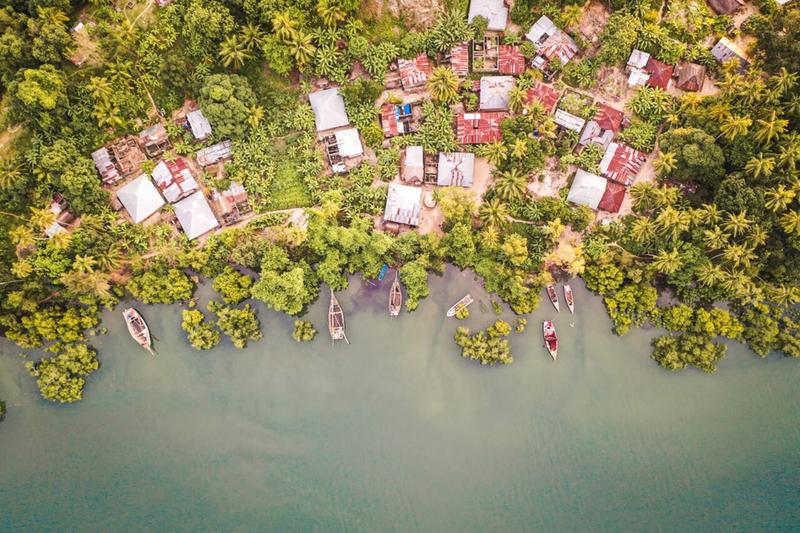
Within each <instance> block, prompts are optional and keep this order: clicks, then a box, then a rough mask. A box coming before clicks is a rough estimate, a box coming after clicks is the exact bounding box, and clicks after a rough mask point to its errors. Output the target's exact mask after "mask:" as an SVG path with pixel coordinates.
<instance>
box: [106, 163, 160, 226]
mask: <svg viewBox="0 0 800 533" xmlns="http://www.w3.org/2000/svg"><path fill="white" fill-rule="evenodd" d="M117 198H119V201H120V202H121V203H122V205H123V206H125V209H126V210H127V211H128V214H129V215H130V216H131V219H132V220H133V221H134V222H141V221H142V220H144V219H146V218H147V217H149V216H150V215H152V214H153V213H155V212H156V211H158V210H159V209H161V206H162V205H164V199H163V198H162V197H161V195H160V194H159V193H158V189H156V186H155V185H153V182H152V181H150V178H149V177H148V176H147V174H142V175H141V176H139V177H138V178H136V179H135V180H133V181H131V182H130V183H127V184H125V185H123V186H122V187H120V189H119V190H118V191H117Z"/></svg>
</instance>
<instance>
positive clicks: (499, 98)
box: [479, 76, 515, 111]
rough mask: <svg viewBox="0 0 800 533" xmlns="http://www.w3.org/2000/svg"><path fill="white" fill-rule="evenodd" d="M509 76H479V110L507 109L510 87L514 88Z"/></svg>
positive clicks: (512, 80)
mask: <svg viewBox="0 0 800 533" xmlns="http://www.w3.org/2000/svg"><path fill="white" fill-rule="evenodd" d="M514 83H515V81H514V78H513V77H511V76H484V77H482V78H481V93H480V100H479V101H480V105H479V107H480V110H481V111H507V110H508V100H509V98H510V94H511V89H513V88H514Z"/></svg>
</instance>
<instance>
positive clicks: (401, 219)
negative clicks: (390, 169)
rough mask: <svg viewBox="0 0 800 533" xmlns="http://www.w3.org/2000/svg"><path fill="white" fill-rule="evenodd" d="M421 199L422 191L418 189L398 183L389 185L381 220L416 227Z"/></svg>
mask: <svg viewBox="0 0 800 533" xmlns="http://www.w3.org/2000/svg"><path fill="white" fill-rule="evenodd" d="M421 198H422V189H421V188H419V187H410V186H408V185H400V184H399V183H391V184H389V190H388V192H387V194H386V209H384V211H383V220H384V221H387V222H396V223H398V224H407V225H409V226H418V225H419V212H420V199H421Z"/></svg>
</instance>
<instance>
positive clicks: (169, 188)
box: [153, 157, 199, 203]
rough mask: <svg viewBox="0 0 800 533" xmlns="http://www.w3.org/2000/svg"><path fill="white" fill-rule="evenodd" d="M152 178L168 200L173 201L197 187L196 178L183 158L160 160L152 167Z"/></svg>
mask: <svg viewBox="0 0 800 533" xmlns="http://www.w3.org/2000/svg"><path fill="white" fill-rule="evenodd" d="M153 180H155V182H156V184H158V187H159V189H161V193H162V194H163V195H164V198H166V199H167V201H168V202H170V203H174V202H177V201H178V200H180V199H181V198H184V197H186V196H188V195H189V194H191V193H192V192H194V191H196V190H197V189H198V188H199V185H198V183H197V180H195V178H194V176H193V175H192V172H191V170H189V167H188V166H187V165H186V161H185V160H184V159H183V158H180V157H179V158H177V159H175V161H166V160H164V161H161V162H159V163H158V165H156V168H154V169H153Z"/></svg>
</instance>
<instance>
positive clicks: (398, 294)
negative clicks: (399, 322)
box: [389, 272, 403, 317]
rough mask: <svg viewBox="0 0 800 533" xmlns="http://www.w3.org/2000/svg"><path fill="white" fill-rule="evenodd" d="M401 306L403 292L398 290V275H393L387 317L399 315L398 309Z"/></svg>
mask: <svg viewBox="0 0 800 533" xmlns="http://www.w3.org/2000/svg"><path fill="white" fill-rule="evenodd" d="M402 306H403V290H402V289H401V288H400V273H399V272H397V273H395V275H394V283H392V288H391V289H389V316H391V317H396V316H399V315H400V308H401V307H402Z"/></svg>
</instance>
